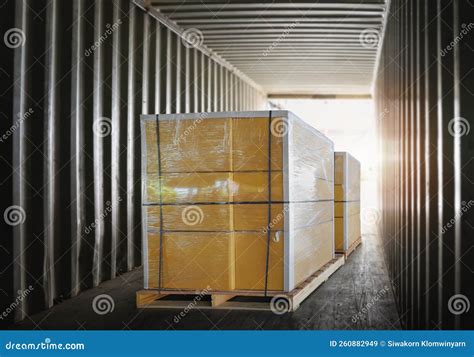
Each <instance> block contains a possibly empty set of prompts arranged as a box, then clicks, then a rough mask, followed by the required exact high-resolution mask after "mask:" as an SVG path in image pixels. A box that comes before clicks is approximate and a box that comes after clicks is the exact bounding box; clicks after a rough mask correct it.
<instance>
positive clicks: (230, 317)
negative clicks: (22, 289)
mask: <svg viewBox="0 0 474 357" xmlns="http://www.w3.org/2000/svg"><path fill="white" fill-rule="evenodd" d="M142 280H143V274H142V272H141V270H140V269H138V270H135V271H132V272H130V273H127V274H124V275H121V276H120V277H118V278H116V279H114V280H111V281H107V282H105V283H103V284H102V285H101V286H99V287H97V288H94V289H91V290H87V291H85V292H83V293H81V294H80V295H79V296H77V297H75V298H72V299H69V300H67V301H65V302H63V303H61V304H59V305H58V306H55V307H53V308H52V309H49V310H46V311H43V312H41V313H39V314H35V315H32V316H29V317H27V318H26V319H25V320H23V321H22V322H21V323H18V324H16V325H15V326H13V328H16V329H68V330H69V329H73V330H75V329H86V330H89V329H91V330H93V329H131V330H140V329H150V330H153V329H158V330H160V329H176V330H180V329H185V330H201V329H202V330H207V329H211V330H213V329H215V330H229V329H248V330H255V329H260V330H274V329H290V330H318V329H331V330H332V329H343V330H346V329H349V330H362V329H400V323H399V318H398V313H397V310H396V305H395V300H394V298H393V295H392V290H391V288H390V282H389V277H388V274H387V270H386V267H385V263H384V260H383V254H382V248H381V246H380V242H379V240H378V239H377V237H376V236H375V235H365V236H364V237H363V243H362V245H361V246H359V248H358V249H357V250H356V251H355V252H354V253H352V254H351V255H350V256H349V259H348V260H347V262H346V264H345V265H343V266H342V267H341V268H340V269H339V270H338V271H337V272H336V273H335V274H334V275H333V276H331V277H330V278H329V280H328V281H327V282H325V283H324V284H323V285H322V286H320V287H319V288H318V289H317V290H316V291H315V292H314V293H313V294H311V295H310V296H309V297H308V298H307V299H306V300H305V301H304V302H303V303H302V304H301V306H300V308H299V309H298V310H297V311H295V312H294V313H289V314H285V315H275V314H273V313H272V312H266V311H265V312H263V311H262V312H261V311H230V310H213V311H211V310H198V309H194V310H191V311H190V312H188V313H187V314H186V315H185V317H184V318H181V319H180V320H179V321H178V322H175V320H176V319H175V316H177V315H178V314H179V313H180V312H181V310H158V309H143V310H137V309H136V307H135V292H136V291H137V290H140V289H141V288H142ZM99 294H108V295H110V296H111V297H112V298H113V300H114V305H115V306H114V309H113V311H112V312H110V313H108V314H105V315H99V314H97V313H96V312H95V311H94V310H93V308H92V301H93V299H94V298H95V297H96V296H97V295H99Z"/></svg>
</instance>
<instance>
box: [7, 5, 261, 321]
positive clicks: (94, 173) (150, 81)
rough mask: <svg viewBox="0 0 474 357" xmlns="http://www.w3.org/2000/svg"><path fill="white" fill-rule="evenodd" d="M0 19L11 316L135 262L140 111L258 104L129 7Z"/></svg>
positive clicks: (218, 68) (245, 86)
mask: <svg viewBox="0 0 474 357" xmlns="http://www.w3.org/2000/svg"><path fill="white" fill-rule="evenodd" d="M0 16H1V26H2V38H3V39H4V43H2V45H3V47H2V59H1V61H2V62H1V71H0V72H1V78H2V81H1V82H2V83H1V90H2V92H1V93H2V96H1V97H2V99H1V104H2V109H1V110H2V111H1V134H2V135H3V136H2V140H1V143H0V145H1V150H2V151H1V158H2V160H1V161H2V162H1V165H2V166H1V170H2V171H1V172H2V180H1V197H2V200H1V209H2V214H4V217H5V219H4V220H2V237H1V239H2V241H1V248H2V249H0V255H1V264H2V267H1V268H2V276H1V278H2V285H1V286H2V293H3V294H0V295H1V299H2V301H1V302H2V308H1V309H2V310H4V307H6V306H9V305H10V304H11V303H12V302H16V303H17V304H18V306H17V308H16V309H14V311H15V315H16V316H15V318H16V319H17V320H18V319H22V318H24V317H25V316H26V315H27V314H31V313H34V312H35V311H39V310H42V309H45V308H48V307H50V306H52V305H53V304H55V303H56V302H58V301H60V300H62V299H65V298H68V297H71V296H74V295H76V294H78V293H79V292H80V291H81V290H84V289H87V288H90V287H92V286H96V285H98V284H100V283H101V282H102V281H104V280H107V279H111V278H113V277H115V276H117V275H119V274H121V273H123V272H125V271H128V270H131V269H133V268H134V267H136V266H138V265H140V264H141V261H140V250H141V247H140V242H141V239H140V232H141V229H140V175H139V172H140V167H139V165H140V145H139V144H140V137H139V130H138V127H139V115H140V114H141V113H173V112H178V113H179V112H201V111H211V110H212V111H217V110H255V109H261V108H262V107H263V106H264V105H265V104H264V101H265V95H264V93H262V92H260V91H259V90H258V89H257V88H255V87H253V86H252V85H251V84H250V83H249V82H247V80H246V79H245V78H243V77H242V76H241V75H239V74H238V73H237V72H234V71H233V69H232V68H230V67H223V66H222V65H220V61H218V59H216V58H214V57H213V58H211V57H209V56H208V55H207V54H204V53H203V52H201V51H199V50H198V49H197V48H195V47H193V46H192V45H191V44H189V43H187V42H185V41H183V40H182V39H181V37H179V36H178V35H177V34H176V33H175V32H173V31H171V30H170V29H168V28H167V27H164V26H163V25H161V24H160V23H159V22H158V21H156V19H155V18H153V17H151V16H149V15H148V14H147V13H145V12H144V11H143V10H142V9H140V8H138V7H136V6H135V5H134V4H132V3H131V2H130V1H128V0H115V1H114V0H96V1H92V0H74V1H62V0H49V1H38V0H16V1H13V0H12V1H7V2H6V3H4V4H3V7H2V9H1V11H0ZM30 286H31V287H32V288H31V291H30V292H28V294H27V296H26V297H25V298H22V299H19V298H18V297H19V296H20V295H21V296H23V295H24V292H25V291H26V290H28V289H30V288H29V287H30ZM12 315H13V314H12ZM9 317H10V318H12V317H13V316H9Z"/></svg>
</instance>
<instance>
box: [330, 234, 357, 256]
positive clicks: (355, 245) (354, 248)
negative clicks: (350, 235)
mask: <svg viewBox="0 0 474 357" xmlns="http://www.w3.org/2000/svg"><path fill="white" fill-rule="evenodd" d="M361 244H362V237H359V239H357V240H356V241H355V242H354V243H352V245H351V246H350V247H349V248H348V249H347V250H346V251H345V252H343V251H336V253H337V254H344V257H345V258H346V259H347V257H349V255H351V254H352V252H354V250H356V249H357V247H358V246H359V245H361Z"/></svg>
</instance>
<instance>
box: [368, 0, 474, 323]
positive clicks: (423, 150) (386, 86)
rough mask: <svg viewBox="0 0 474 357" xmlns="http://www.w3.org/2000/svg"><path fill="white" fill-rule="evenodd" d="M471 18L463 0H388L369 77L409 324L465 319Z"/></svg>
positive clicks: (396, 284) (392, 259)
mask: <svg viewBox="0 0 474 357" xmlns="http://www.w3.org/2000/svg"><path fill="white" fill-rule="evenodd" d="M472 23H474V11H473V8H472V5H471V4H469V2H463V1H444V0H437V1H436V2H431V1H429V0H419V1H410V2H406V1H402V0H392V1H391V3H390V12H389V16H388V24H387V31H386V34H385V40H384V44H383V49H382V57H381V60H380V63H379V67H378V72H377V78H376V102H377V113H378V116H379V120H378V121H377V122H378V125H379V133H380V139H381V140H380V143H381V152H382V161H381V162H382V168H381V182H380V187H381V209H382V214H381V217H382V220H381V232H382V237H383V239H384V246H385V253H386V259H387V266H388V269H389V270H390V276H391V279H392V281H393V288H394V292H395V296H396V298H397V303H398V307H399V312H400V316H401V318H402V323H403V325H404V326H405V327H406V328H410V329H425V328H427V329H433V328H442V329H451V328H469V327H472V323H470V322H469V321H472V320H473V316H474V315H473V311H472V309H468V308H467V306H469V304H471V303H472V302H473V301H474V295H473V287H472V286H473V284H472V281H473V280H474V269H473V261H474V259H473V253H472V252H471V251H472V247H473V245H474V244H473V243H474V238H473V237H474V235H473V233H474V232H473V225H472V218H471V217H473V216H474V215H473V214H472V212H469V209H471V205H473V206H474V194H473V180H471V179H469V178H472V177H474V176H473V171H472V170H473V165H471V164H470V161H472V157H473V155H472V154H473V147H474V143H473V141H474V140H473V136H472V135H469V134H468V133H469V129H470V123H472V118H471V119H469V116H472V113H473V104H472V93H474V81H473V78H474V76H473V75H472V74H471V72H472V63H473V61H474V53H473V52H472V47H473V45H474V38H473V37H472V36H468V32H469V31H470V30H471V29H469V28H468V27H469V25H468V24H472ZM463 24H464V25H463ZM472 27H474V26H472ZM469 48H470V49H471V50H469ZM468 63H470V64H468ZM465 117H468V118H467V119H466V118H465ZM470 324H471V325H470Z"/></svg>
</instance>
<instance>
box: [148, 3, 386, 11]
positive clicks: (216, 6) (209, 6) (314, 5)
mask: <svg viewBox="0 0 474 357" xmlns="http://www.w3.org/2000/svg"><path fill="white" fill-rule="evenodd" d="M151 5H152V6H158V7H159V8H160V10H162V11H172V10H175V9H176V6H177V4H173V5H162V4H161V3H160V2H158V1H152V2H151ZM203 6H205V8H206V9H208V10H221V9H227V10H232V9H241V8H242V7H245V8H247V9H272V10H273V9H298V8H307V9H344V10H350V11H357V10H385V5H383V4H377V3H375V4H360V3H326V4H321V3H315V2H310V3H309V2H307V3H305V2H291V3H262V2H260V3H257V2H255V3H246V4H242V3H237V4H233V3H228V2H222V3H220V4H206V3H205V2H199V3H197V4H187V2H186V3H182V4H180V5H179V10H178V11H190V10H201V9H202V8H203Z"/></svg>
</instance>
